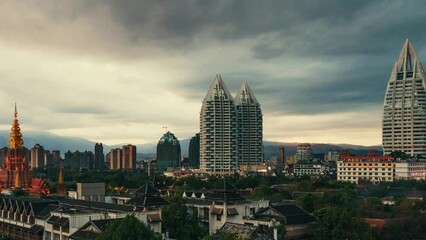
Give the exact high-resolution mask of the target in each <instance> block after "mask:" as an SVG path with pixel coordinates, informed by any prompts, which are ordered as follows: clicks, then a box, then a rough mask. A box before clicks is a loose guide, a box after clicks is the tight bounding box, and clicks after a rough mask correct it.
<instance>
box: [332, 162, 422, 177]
mask: <svg viewBox="0 0 426 240" xmlns="http://www.w3.org/2000/svg"><path fill="white" fill-rule="evenodd" d="M425 167H426V162H423V161H412V160H407V161H405V160H395V159H394V158H393V157H392V156H346V157H343V158H342V160H340V161H337V180H339V181H346V182H353V183H358V181H359V180H361V179H363V180H368V181H371V182H392V181H394V180H425V177H426V168H425Z"/></svg>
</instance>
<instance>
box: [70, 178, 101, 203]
mask: <svg viewBox="0 0 426 240" xmlns="http://www.w3.org/2000/svg"><path fill="white" fill-rule="evenodd" d="M71 194H73V193H71ZM74 198H75V199H78V200H85V201H92V202H105V183H103V182H102V183H77V192H76V194H75V197H74Z"/></svg>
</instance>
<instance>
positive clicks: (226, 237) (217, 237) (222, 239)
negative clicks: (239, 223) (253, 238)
mask: <svg viewBox="0 0 426 240" xmlns="http://www.w3.org/2000/svg"><path fill="white" fill-rule="evenodd" d="M202 240H243V239H242V238H241V237H240V236H238V233H236V232H227V231H221V230H218V231H216V232H215V233H214V234H212V235H208V236H205V237H203V239H202Z"/></svg>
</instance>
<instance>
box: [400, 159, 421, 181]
mask: <svg viewBox="0 0 426 240" xmlns="http://www.w3.org/2000/svg"><path fill="white" fill-rule="evenodd" d="M395 180H426V162H423V161H400V162H396V163H395Z"/></svg>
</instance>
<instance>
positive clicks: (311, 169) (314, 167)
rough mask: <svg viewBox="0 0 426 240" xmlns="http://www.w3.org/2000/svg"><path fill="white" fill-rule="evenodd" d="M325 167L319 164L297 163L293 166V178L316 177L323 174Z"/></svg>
mask: <svg viewBox="0 0 426 240" xmlns="http://www.w3.org/2000/svg"><path fill="white" fill-rule="evenodd" d="M325 170H326V168H325V165H324V164H323V163H321V162H316V163H313V162H298V163H297V164H296V165H294V169H293V172H294V175H295V176H318V175H322V174H324V173H325Z"/></svg>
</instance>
